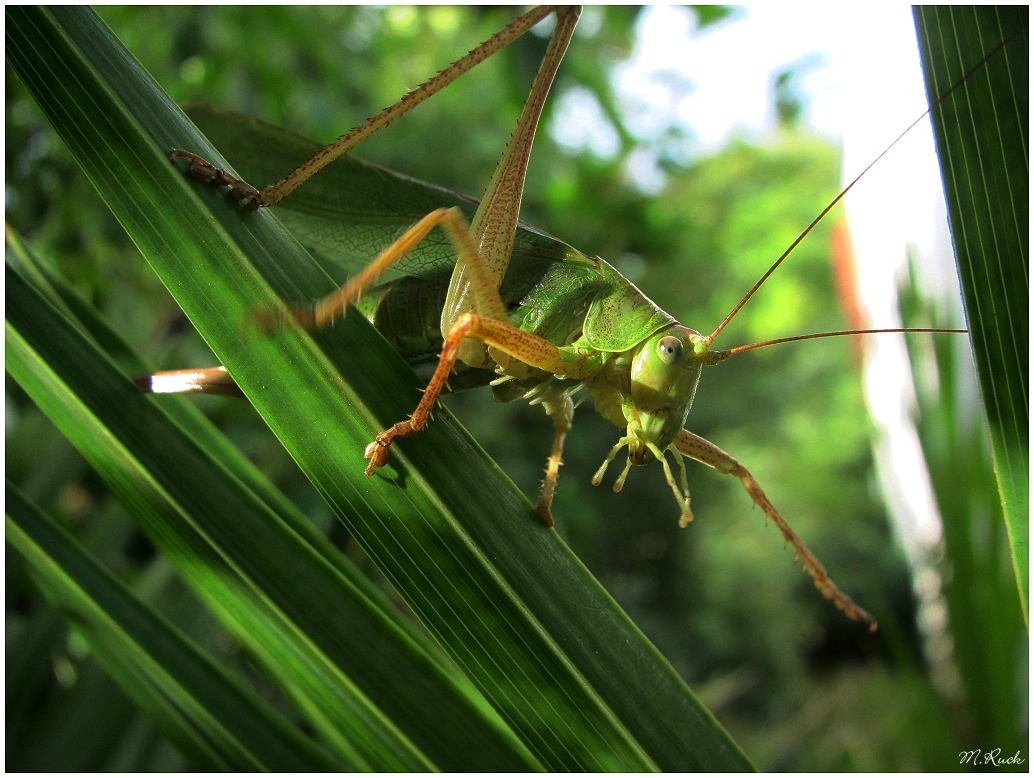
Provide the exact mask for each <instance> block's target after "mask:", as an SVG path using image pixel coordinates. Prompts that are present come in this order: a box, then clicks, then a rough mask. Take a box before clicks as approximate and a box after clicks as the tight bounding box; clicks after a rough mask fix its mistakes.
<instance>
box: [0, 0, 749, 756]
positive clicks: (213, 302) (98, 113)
mask: <svg viewBox="0 0 1034 778" xmlns="http://www.w3.org/2000/svg"><path fill="white" fill-rule="evenodd" d="M7 51H8V57H9V60H10V61H11V62H12V64H13V65H14V68H15V70H16V72H17V74H18V75H19V77H20V78H21V79H22V80H23V81H24V82H25V84H26V86H27V87H28V88H29V90H30V91H31V92H32V93H33V95H34V97H35V99H36V100H37V102H38V103H39V105H40V107H41V109H42V110H43V111H44V113H45V114H47V116H48V118H49V119H50V121H51V122H52V123H53V125H54V127H55V129H56V130H57V131H58V133H59V135H60V136H61V137H62V139H63V140H64V142H65V144H66V145H67V146H68V147H69V149H70V150H71V152H72V154H73V156H74V157H75V158H76V160H77V161H78V163H79V164H80V165H81V166H82V167H83V169H84V170H85V171H86V174H87V175H88V176H89V178H90V179H91V181H92V182H93V183H94V185H95V186H96V187H97V189H98V191H99V192H100V193H101V195H102V196H103V197H104V199H105V201H106V202H107V203H108V205H109V207H110V208H111V210H112V211H113V213H114V214H115V215H116V217H117V218H118V219H119V221H120V222H121V223H122V225H123V226H124V228H125V229H126V230H127V232H128V233H129V234H130V235H131V237H132V238H133V240H134V241H135V242H136V244H137V246H138V247H139V248H140V250H141V252H142V253H143V254H144V256H145V257H146V258H147V259H148V261H149V262H150V263H151V264H152V267H153V268H154V269H155V271H156V272H157V273H158V275H159V276H160V277H161V278H162V279H163V281H164V282H165V283H166V285H167V286H168V287H169V289H170V291H171V292H172V294H173V295H174V297H175V298H176V299H177V301H178V302H179V303H180V305H181V306H182V308H183V309H184V311H185V312H186V313H187V315H188V316H189V317H190V318H191V320H192V321H193V322H194V324H195V326H196V327H197V328H198V330H199V332H201V334H202V335H203V337H204V338H205V339H206V340H207V342H208V343H209V345H210V346H211V347H212V349H213V351H214V352H215V353H216V355H217V356H218V357H219V359H220V360H221V361H222V362H223V364H224V365H226V367H227V368H228V369H229V370H230V372H231V373H232V374H233V376H234V378H235V379H236V380H237V381H238V383H239V385H240V386H241V387H242V389H243V390H244V392H245V394H246V395H247V396H248V398H249V399H250V400H251V402H252V403H253V404H254V405H255V407H256V408H257V409H258V411H259V412H260V413H261V414H262V416H263V417H264V418H265V419H266V421H267V423H268V424H269V426H270V428H271V429H272V430H273V431H274V433H275V434H276V435H277V436H278V437H279V438H280V440H281V441H282V442H283V443H284V445H285V447H286V448H287V449H288V450H289V451H290V452H291V454H292V455H293V456H294V457H295V459H296V461H297V462H298V463H299V465H300V467H301V468H302V470H303V471H304V472H305V473H306V475H307V476H308V477H309V478H310V480H312V482H313V483H314V484H315V486H316V487H317V489H318V490H319V491H320V492H321V494H322V495H323V497H324V499H325V500H326V501H327V502H328V504H329V505H330V506H331V507H332V508H333V509H334V511H335V513H336V514H337V515H338V517H339V518H340V519H341V520H342V521H343V522H344V523H345V525H346V527H347V528H348V529H349V531H350V532H351V533H352V535H353V536H355V537H356V538H357V539H358V540H359V542H360V543H361V544H362V545H363V547H364V549H365V550H366V551H367V553H368V554H369V555H370V557H371V558H372V559H373V560H374V561H375V562H376V563H377V565H378V566H379V567H380V569H381V570H382V572H383V573H384V574H385V576H386V577H387V578H388V580H389V581H391V583H392V584H393V585H394V586H395V588H396V590H397V591H398V592H399V593H400V594H401V595H402V596H403V597H404V598H405V599H406V601H407V603H408V604H409V605H410V607H411V608H412V609H413V611H414V612H415V613H416V614H417V615H418V616H419V617H420V619H421V620H422V621H423V623H424V625H425V626H426V627H427V628H428V630H430V632H431V633H432V635H434V637H435V638H436V639H437V640H438V642H439V644H440V645H441V646H442V647H443V648H445V650H446V651H447V652H448V653H449V654H450V656H451V657H452V659H453V660H454V661H455V662H456V664H457V665H458V666H459V667H460V668H461V669H462V670H463V671H464V673H466V675H467V677H468V678H469V679H470V680H471V681H472V682H473V683H474V684H475V685H476V686H477V687H478V689H479V690H480V691H481V692H482V693H483V694H484V695H485V697H486V698H487V699H488V700H489V701H490V702H491V703H492V705H493V706H494V707H495V709H496V710H497V711H498V712H499V714H500V715H501V716H502V718H503V719H504V720H505V721H506V723H507V724H508V725H509V726H510V727H511V728H512V730H513V732H515V733H516V734H517V736H518V737H519V738H520V739H521V741H522V742H523V743H524V745H525V746H526V747H527V748H528V749H529V750H530V752H531V753H532V754H533V755H534V758H535V759H537V760H538V763H540V764H541V765H542V766H543V767H545V768H547V769H551V770H586V769H589V770H605V769H614V770H625V771H644V770H654V769H665V770H679V771H685V770H745V769H750V763H749V762H748V761H747V759H746V757H745V756H744V755H743V754H742V752H741V751H740V750H739V749H738V748H737V747H736V745H735V744H734V743H733V742H732V741H731V739H730V738H729V737H728V735H727V734H726V733H725V732H724V730H722V728H721V727H720V726H719V725H718V724H717V723H716V722H715V721H714V719H713V717H711V715H710V714H709V713H708V712H707V711H706V709H704V708H703V707H702V706H701V705H700V704H699V702H697V700H696V699H695V698H694V697H693V696H692V694H691V693H690V692H689V690H688V689H687V688H686V687H685V685H684V684H683V683H682V681H681V680H680V679H679V678H678V676H677V675H676V674H675V672H674V670H673V669H672V668H671V667H670V665H668V663H667V662H666V661H665V660H664V659H663V658H662V657H661V656H660V654H659V653H658V652H657V651H656V649H655V648H654V647H653V646H652V645H650V643H649V642H648V641H646V639H645V638H644V637H643V636H642V634H641V633H640V632H639V631H638V629H637V628H636V627H635V626H634V625H633V624H632V623H631V622H630V621H629V620H628V618H627V617H626V616H625V615H624V614H623V613H622V612H621V610H620V609H619V608H618V607H617V605H616V604H615V603H614V602H613V600H611V598H610V597H609V596H608V595H607V594H606V593H605V592H604V591H603V589H602V588H601V587H600V586H599V584H598V583H597V582H596V581H595V580H594V579H592V577H591V576H590V575H589V574H588V572H587V571H586V570H585V569H584V567H582V565H581V564H580V563H579V562H578V560H577V559H576V558H575V557H574V556H573V555H572V554H571V552H570V551H569V550H568V549H567V548H566V546H565V545H564V544H563V543H562V541H561V540H560V539H559V538H558V537H557V535H556V534H555V533H553V532H550V531H548V530H545V529H544V528H543V527H542V526H541V524H540V523H539V522H538V520H537V519H536V517H535V515H534V511H533V509H532V507H531V506H530V504H529V503H528V502H527V500H526V499H525V498H524V497H523V496H522V495H521V494H520V493H519V492H517V490H516V489H515V488H514V487H513V485H512V484H510V483H509V482H508V481H507V480H506V479H505V477H504V476H503V475H502V474H501V473H500V471H499V470H498V468H497V467H495V466H494V464H493V463H492V462H491V461H490V460H488V459H487V458H486V457H485V455H484V453H483V452H482V451H481V450H480V449H479V448H478V447H477V446H476V444H474V443H473V442H472V441H471V440H470V438H469V437H468V436H466V434H465V433H464V432H463V431H462V430H461V429H460V428H459V427H458V426H457V425H456V424H455V423H454V422H453V421H452V419H451V417H450V416H449V414H448V413H445V412H443V413H440V414H436V421H435V422H434V424H433V425H432V429H431V430H429V431H428V432H427V433H426V434H422V435H421V436H418V437H416V438H414V439H411V440H409V441H406V442H405V443H403V444H402V445H401V446H400V449H399V451H398V452H396V453H395V456H394V459H393V465H392V467H391V468H390V469H388V472H387V473H386V474H384V475H379V476H378V477H375V478H367V477H366V476H364V475H363V468H364V465H365V462H364V460H363V458H362V450H363V447H364V445H365V443H366V442H368V441H369V440H370V439H371V438H372V436H373V434H374V433H375V432H376V431H377V430H378V429H381V428H383V427H385V426H387V425H389V424H390V423H392V422H394V421H396V420H398V419H400V418H404V417H405V415H406V414H407V413H409V412H410V411H411V410H412V407H413V406H414V405H415V403H416V400H417V397H418V391H417V387H416V380H415V377H414V376H413V374H412V373H411V372H410V371H409V370H408V368H407V367H406V366H405V363H403V362H402V361H401V360H400V359H399V358H398V356H397V355H395V354H394V352H392V351H391V350H390V349H389V348H387V346H386V344H385V343H384V342H383V340H381V339H380V337H379V336H378V335H377V334H376V332H375V331H373V330H372V328H371V327H370V326H369V325H368V324H367V323H366V322H365V320H363V319H361V317H359V316H357V315H354V313H353V314H350V315H349V316H348V317H347V318H346V319H345V321H344V322H342V323H341V324H340V325H339V326H338V327H336V328H335V329H334V330H333V331H331V332H327V333H322V334H320V335H319V336H317V337H315V338H313V337H311V336H309V335H308V334H306V333H304V332H302V331H299V330H296V329H292V328H287V329H285V330H283V331H281V332H278V333H277V334H276V335H275V336H273V337H262V336H259V335H257V334H256V333H254V332H251V333H250V334H248V333H247V325H248V322H249V321H251V320H252V317H253V312H254V311H255V310H256V308H259V307H269V306H275V305H277V304H278V297H279V298H283V299H287V300H289V301H307V300H312V299H316V298H318V297H320V296H322V295H323V294H324V293H326V292H327V291H329V289H330V288H331V283H330V281H329V279H327V277H326V276H325V275H324V274H322V273H321V272H320V271H319V270H318V268H317V267H316V266H314V265H313V264H312V262H311V260H310V259H309V258H308V256H307V255H306V254H305V253H304V251H302V250H301V248H300V246H299V245H298V244H297V243H296V242H295V241H294V240H293V239H291V238H290V237H289V236H288V235H287V234H286V233H285V232H284V231H283V230H282V228H281V227H280V225H279V224H278V223H277V221H276V218H275V217H274V216H273V215H272V214H269V213H265V212H258V213H252V212H243V211H242V210H241V209H240V208H239V207H238V206H237V205H236V204H235V203H233V202H230V201H228V200H227V198H226V197H225V196H224V195H222V194H221V193H220V192H219V191H217V190H215V189H214V188H212V187H205V186H199V185H197V184H196V183H193V182H191V181H190V180H189V179H188V178H187V177H186V176H185V175H183V174H182V173H181V172H180V171H177V170H176V169H174V168H173V167H171V166H170V165H169V164H168V160H167V153H168V150H169V149H171V148H189V149H191V150H194V151H196V152H198V153H200V154H202V155H205V156H208V157H209V158H211V159H218V156H217V155H216V154H215V152H214V150H213V149H212V148H211V147H210V146H209V145H208V144H207V143H206V142H205V140H204V138H203V137H202V136H201V135H200V134H199V133H197V131H196V130H195V129H194V128H193V127H192V125H190V123H189V122H188V121H187V120H186V119H185V117H183V115H182V114H181V113H180V112H179V111H178V109H177V108H176V107H175V106H174V105H173V104H172V103H171V101H169V99H168V98H167V97H166V96H165V95H164V94H163V93H162V92H161V91H160V89H159V88H158V87H157V86H156V85H155V84H154V83H153V82H152V81H150V79H149V78H148V77H147V76H146V74H145V73H144V72H143V71H142V70H141V69H140V68H139V66H138V65H137V64H136V63H135V62H134V61H133V60H132V58H131V57H130V56H129V55H128V54H127V53H126V52H125V50H124V49H123V48H122V47H121V46H120V45H119V44H118V42H117V41H116V40H114V38H113V37H112V36H111V34H110V32H109V31H108V30H106V29H105V28H104V27H103V25H102V24H101V23H100V22H99V21H98V20H97V19H96V17H95V16H93V15H92V14H91V13H90V12H89V11H86V10H84V9H77V8H59V9H53V10H49V11H42V10H38V9H30V8H12V9H8V21H7ZM117 386H118V385H117V383H115V382H112V383H111V386H110V388H112V389H113V390H114V391H116V393H117V391H118V390H117ZM119 401H123V402H129V397H128V395H126V396H123V397H120V400H119ZM127 434H128V435H129V436H130V437H132V436H133V434H134V433H133V432H132V431H131V430H130V431H127ZM153 475H154V476H155V477H160V475H161V474H159V473H154V474H153ZM194 489H195V491H198V490H202V489H203V487H202V486H201V485H196V486H195V487H194ZM188 497H191V495H182V496H181V499H183V500H187V499H188ZM157 527H158V525H157V524H156V528H157ZM278 553H279V550H278V549H277V548H264V549H262V557H263V559H264V560H266V562H271V561H272V560H275V559H277V558H278V557H277V555H278ZM313 556H314V557H315V555H313ZM196 574H197V575H202V574H203V573H202V571H200V570H198V571H197V572H196ZM290 580H291V575H290V574H289V573H288V572H286V571H285V573H284V574H283V575H282V576H281V577H280V579H279V580H277V581H276V582H275V583H276V585H279V586H286V585H289V583H290ZM268 593H269V594H270V596H272V595H273V594H275V591H274V590H272V589H271V590H269V591H268ZM210 604H212V603H210ZM251 607H254V605H253V606H251ZM312 607H323V606H322V604H319V605H314V606H312ZM321 615H322V617H323V618H324V620H327V621H333V620H334V619H335V618H337V617H338V614H336V613H335V612H334V611H332V610H323V611H321ZM244 616H250V612H248V611H246V612H245V613H244ZM306 712H307V713H308V714H309V715H310V716H316V715H318V714H320V713H321V712H322V711H321V710H319V709H318V708H313V707H310V708H309V709H307V711H306ZM381 723H383V724H385V725H386V724H387V722H386V721H384V722H381Z"/></svg>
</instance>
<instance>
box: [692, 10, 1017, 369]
mask: <svg viewBox="0 0 1034 778" xmlns="http://www.w3.org/2000/svg"><path fill="white" fill-rule="evenodd" d="M1023 29H1024V28H1022V27H1021V28H1019V29H1018V30H1016V31H1015V32H1014V33H1013V34H1012V35H1010V36H1009V37H1008V38H1006V39H1005V40H1003V41H1002V42H1001V43H999V44H998V45H997V46H995V47H994V48H993V49H991V50H990V51H989V52H988V53H987V54H985V55H984V57H983V59H981V60H980V61H979V62H977V63H976V64H975V65H973V67H971V68H970V69H969V70H967V71H966V72H965V73H964V74H963V75H962V77H961V78H959V80H958V81H956V82H955V83H954V84H953V85H952V87H951V88H950V89H949V90H948V91H947V92H945V93H944V94H943V95H941V96H940V97H938V98H937V99H936V100H935V101H934V102H933V103H932V104H931V105H930V106H929V107H928V108H927V109H926V110H925V111H923V112H922V113H921V114H920V115H919V116H918V117H917V118H916V120H915V121H914V122H912V123H911V124H910V125H908V127H906V128H905V131H904V132H902V133H901V134H900V135H898V137H896V138H895V139H894V140H893V141H892V142H891V144H890V145H889V146H887V148H885V149H884V150H883V151H881V152H880V155H879V156H878V157H876V159H874V160H873V161H872V162H870V163H869V164H868V165H866V166H865V169H864V170H863V171H862V172H861V173H859V174H858V175H857V176H855V178H854V180H853V181H851V183H849V184H848V185H847V186H845V187H844V188H843V190H842V191H841V192H840V194H838V195H837V196H836V197H834V198H833V201H832V202H831V203H830V204H829V205H827V206H826V207H825V208H823V209H822V213H820V214H819V215H818V216H816V217H815V218H814V219H812V222H811V224H809V225H808V226H807V227H806V228H805V230H804V232H802V233H801V234H800V235H798V236H797V239H796V240H795V241H794V242H793V243H791V244H790V246H789V247H788V248H787V249H786V251H784V252H783V253H782V254H781V255H780V256H779V259H777V260H776V261H775V262H773V263H772V266H771V267H770V268H769V269H768V270H767V271H765V274H764V275H763V276H761V278H760V279H759V280H758V282H757V283H756V284H754V286H752V287H751V288H750V291H749V292H747V294H745V295H744V296H743V299H742V300H740V301H739V302H738V303H737V304H736V307H735V308H733V309H732V310H731V311H730V312H729V315H728V316H726V317H725V319H723V320H722V323H721V324H719V325H718V326H717V327H716V328H715V331H714V332H712V333H711V334H710V335H708V336H707V339H706V340H707V343H708V345H710V344H711V343H713V342H714V339H715V338H716V337H718V333H720V332H721V331H722V330H724V329H725V327H726V325H728V323H729V322H730V321H732V319H733V317H734V316H735V315H736V314H737V313H739V312H740V308H742V307H743V306H744V305H746V304H747V300H749V299H750V298H751V297H753V296H754V293H755V292H756V291H757V290H758V289H760V288H761V285H762V284H763V283H765V281H767V280H768V277H769V276H770V275H772V273H774V272H775V270H776V268H777V267H779V266H780V265H781V264H783V260H784V259H786V258H787V257H788V256H790V253H791V252H792V251H793V250H794V249H795V248H797V246H798V245H799V244H800V242H801V241H802V240H804V239H805V238H806V237H807V236H808V234H809V233H810V232H811V231H812V230H813V229H815V225H816V224H818V223H819V222H820V221H822V219H823V218H824V217H825V215H826V214H827V213H829V212H830V211H831V210H833V207H834V206H835V205H836V204H837V203H839V202H840V201H841V200H842V199H844V195H846V194H847V193H848V192H849V191H851V188H852V187H853V186H854V185H855V184H857V183H858V181H859V180H861V178H862V176H864V175H865V174H866V173H868V172H869V169H870V168H872V166H873V165H875V164H876V163H877V162H879V161H880V160H881V159H883V157H884V156H885V155H886V154H887V152H888V151H890V150H891V149H892V148H894V146H896V145H897V143H898V141H900V140H901V139H902V138H903V137H905V135H907V134H908V133H909V131H910V130H911V129H912V128H913V127H915V126H916V125H917V124H919V122H921V121H922V120H923V119H925V118H926V117H927V116H928V115H929V114H930V112H931V111H933V109H934V108H936V107H937V106H939V105H940V104H941V103H943V102H944V101H945V100H947V99H948V97H949V96H950V95H951V94H952V93H953V92H954V91H955V90H956V89H958V88H959V87H960V86H962V85H963V84H964V83H965V82H966V80H967V79H968V78H969V77H970V76H971V75H973V74H974V73H975V72H976V71H977V70H978V69H979V68H981V67H983V65H984V63H986V62H987V61H988V60H989V59H991V57H993V56H994V55H995V54H997V53H998V52H999V51H1000V50H1001V49H1004V48H1005V46H1006V44H1008V43H1009V42H1010V41H1011V40H1012V39H1013V38H1015V37H1016V36H1017V35H1019V34H1020V32H1022V31H1023ZM879 331H880V332H904V331H905V330H879ZM950 331H954V330H950ZM962 331H963V332H964V331H965V330H962ZM865 332H872V330H858V331H857V332H850V333H849V332H844V333H824V334H821V335H814V336H812V335H805V336H802V337H801V338H790V339H787V340H801V339H805V338H809V337H832V336H833V335H840V334H845V335H846V334H864V333H865ZM783 342H786V341H785V340H778V341H766V343H764V344H756V346H760V345H767V344H769V343H783ZM753 347H755V346H752V347H751V348H753ZM740 348H741V349H742V350H746V348H747V347H745V346H741V347H740Z"/></svg>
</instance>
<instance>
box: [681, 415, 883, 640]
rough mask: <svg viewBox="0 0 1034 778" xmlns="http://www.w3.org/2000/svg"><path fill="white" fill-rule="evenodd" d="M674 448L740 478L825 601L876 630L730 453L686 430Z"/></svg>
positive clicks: (874, 620) (873, 624) (874, 625)
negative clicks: (791, 547)
mask: <svg viewBox="0 0 1034 778" xmlns="http://www.w3.org/2000/svg"><path fill="white" fill-rule="evenodd" d="M675 446H676V447H677V448H678V450H679V451H680V452H682V453H683V454H685V455H686V456H688V457H689V458H690V459H695V460H696V461H698V462H702V463H703V464H705V465H708V466H710V467H713V468H714V469H715V470H717V471H718V472H720V473H725V474H726V475H732V476H736V477H737V478H739V479H740V483H742V484H743V488H744V489H746V490H747V494H749V495H750V499H751V500H753V501H754V504H755V505H757V506H758V507H759V508H761V510H762V511H763V512H764V514H765V516H767V517H768V518H770V519H771V520H772V522H773V523H774V524H775V525H776V526H777V527H778V528H779V531H780V532H781V533H782V534H783V537H784V538H785V539H786V542H787V543H789V544H790V545H791V546H793V550H794V553H795V554H796V555H797V558H798V559H800V560H801V563H802V564H803V565H804V569H805V570H806V571H807V572H808V574H809V575H810V576H811V577H812V580H814V581H815V586H816V587H817V588H818V590H819V591H820V592H822V594H823V595H825V597H826V598H827V599H830V600H832V601H833V604H834V605H836V606H837V607H838V608H839V609H840V610H842V611H843V612H844V613H845V614H846V615H847V616H848V618H851V619H854V620H855V621H864V622H865V623H866V624H868V625H869V631H870V632H875V631H876V619H874V618H873V617H872V615H870V614H869V613H868V612H867V611H865V610H864V609H862V608H860V607H858V606H857V605H855V603H854V601H853V600H852V599H851V598H850V597H848V596H847V595H846V594H844V593H843V592H842V591H840V589H839V587H837V585H836V584H835V583H833V581H832V579H831V578H830V577H829V574H828V573H827V572H826V568H825V567H823V566H822V563H821V562H819V560H818V559H817V558H816V556H815V555H814V554H813V553H811V549H809V548H808V547H807V546H806V545H805V544H804V541H803V540H801V538H800V536H799V535H798V534H797V533H796V532H794V531H793V528H792V527H791V526H790V525H789V524H788V523H787V522H786V519H784V518H783V517H782V516H781V515H780V514H779V511H777V510H776V508H775V506H774V505H772V502H771V501H770V500H769V499H768V496H767V495H766V494H765V492H764V490H762V488H761V485H760V484H758V482H757V481H756V480H755V479H754V476H752V475H751V474H750V471H748V470H747V468H745V467H744V466H743V465H741V464H740V463H739V462H737V461H736V460H735V459H734V458H733V457H731V456H730V455H729V454H727V453H725V452H724V451H722V449H720V448H718V446H716V445H715V444H714V443H711V442H710V441H708V440H705V439H704V438H702V437H700V436H699V435H694V434H693V433H692V432H690V431H689V430H682V432H680V433H679V435H678V437H677V438H676V439H675Z"/></svg>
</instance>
